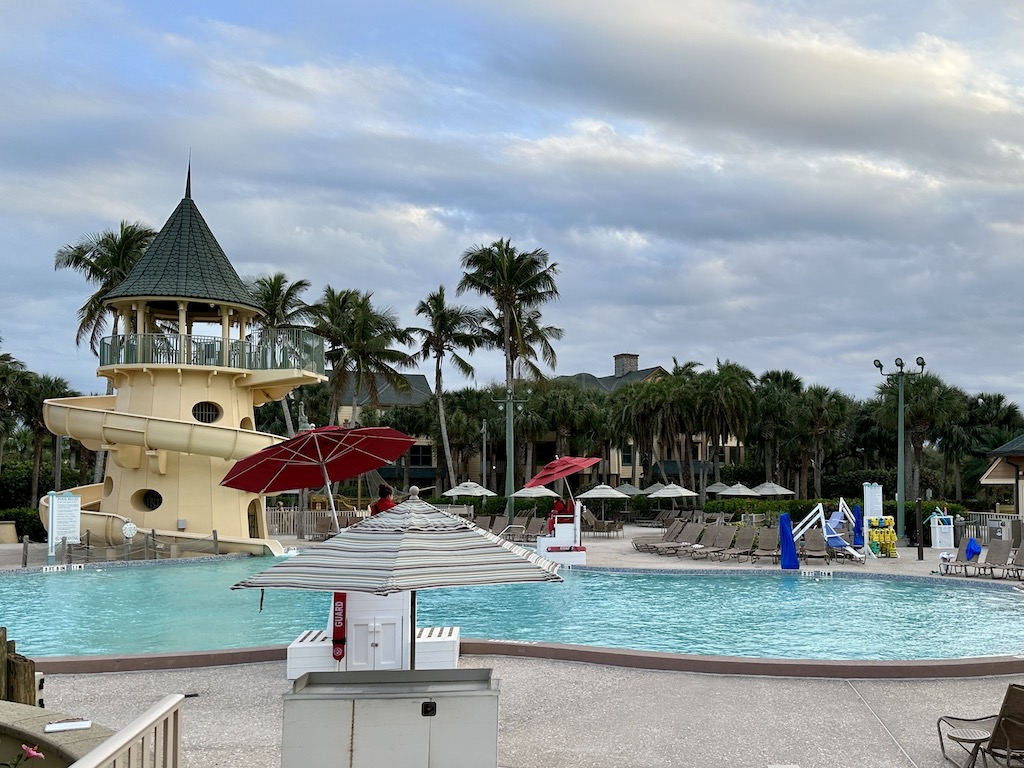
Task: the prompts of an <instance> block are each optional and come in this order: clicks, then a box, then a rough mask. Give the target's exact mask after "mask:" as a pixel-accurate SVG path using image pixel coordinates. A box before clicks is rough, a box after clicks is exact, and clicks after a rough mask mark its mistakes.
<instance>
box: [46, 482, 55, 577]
mask: <svg viewBox="0 0 1024 768" xmlns="http://www.w3.org/2000/svg"><path fill="white" fill-rule="evenodd" d="M46 495H47V497H48V499H47V501H48V504H47V510H46V564H47V565H54V564H55V563H56V562H57V555H56V553H55V552H54V544H55V543H56V542H55V541H54V539H53V508H54V507H55V506H56V503H57V492H56V491H50V492H49V493H47V494H46Z"/></svg>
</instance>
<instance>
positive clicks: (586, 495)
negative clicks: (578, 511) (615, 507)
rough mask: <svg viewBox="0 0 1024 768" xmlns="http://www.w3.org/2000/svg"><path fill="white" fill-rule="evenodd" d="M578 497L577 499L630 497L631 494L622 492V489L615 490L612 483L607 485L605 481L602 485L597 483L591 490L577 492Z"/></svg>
mask: <svg viewBox="0 0 1024 768" xmlns="http://www.w3.org/2000/svg"><path fill="white" fill-rule="evenodd" d="M576 498H577V499H628V498H629V496H627V495H626V494H624V493H622V492H621V491H617V490H615V489H614V488H612V487H611V486H610V485H605V484H604V483H602V484H601V485H595V486H594V487H593V488H591V489H590V490H589V491H584V492H583V493H577V494H576Z"/></svg>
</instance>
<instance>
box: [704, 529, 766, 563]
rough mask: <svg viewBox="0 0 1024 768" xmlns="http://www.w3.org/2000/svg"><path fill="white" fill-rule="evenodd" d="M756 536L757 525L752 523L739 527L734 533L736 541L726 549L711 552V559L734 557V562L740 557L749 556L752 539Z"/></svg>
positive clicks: (730, 558) (752, 545) (751, 548)
mask: <svg viewBox="0 0 1024 768" xmlns="http://www.w3.org/2000/svg"><path fill="white" fill-rule="evenodd" d="M755 538H757V527H756V526H753V525H745V526H743V527H742V528H740V530H739V533H737V534H736V543H735V544H733V545H732V546H731V547H729V548H728V549H725V550H722V551H721V552H718V553H714V552H712V553H711V558H712V559H713V560H720V561H723V562H724V561H726V560H732V558H734V557H735V558H736V562H739V561H740V558H743V557H750V554H751V553H752V552H753V551H754V539H755Z"/></svg>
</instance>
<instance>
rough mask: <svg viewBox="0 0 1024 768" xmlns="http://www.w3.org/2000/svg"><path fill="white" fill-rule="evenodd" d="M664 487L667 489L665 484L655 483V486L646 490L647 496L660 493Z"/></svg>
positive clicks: (650, 486)
mask: <svg viewBox="0 0 1024 768" xmlns="http://www.w3.org/2000/svg"><path fill="white" fill-rule="evenodd" d="M664 487H665V484H664V483H655V484H654V485H649V486H647V487H646V488H644V493H645V494H647V495H648V496H650V495H651V494H652V493H654V492H655V491H660V490H661V489H662V488H664Z"/></svg>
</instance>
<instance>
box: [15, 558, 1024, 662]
mask: <svg viewBox="0 0 1024 768" xmlns="http://www.w3.org/2000/svg"><path fill="white" fill-rule="evenodd" d="M271 562H273V561H271V560H264V559H257V558H251V559H233V560H224V561H219V562H213V563H187V564H160V565H152V566H145V567H132V568H101V569H98V570H88V569H87V570H84V571H73V572H64V573H52V574H42V573H30V574H20V573H15V574H0V626H6V627H7V628H8V637H9V638H11V639H14V640H16V641H17V645H18V650H19V651H20V652H22V653H25V654H26V655H29V656H34V657H45V656H63V655H92V654H119V653H147V652H167V651H194V650H210V649H218V648H240V647H247V646H259V645H276V644H284V643H288V642H290V641H291V640H293V639H294V638H295V637H296V635H298V634H299V633H300V632H301V631H302V630H305V629H310V628H320V627H323V626H325V625H326V622H327V610H328V595H326V594H321V593H311V592H299V591H292V590H267V592H266V597H265V599H264V606H263V611H262V612H260V610H259V600H260V594H259V591H258V590H231V589H229V587H230V585H231V584H233V583H235V582H237V581H239V580H240V579H242V578H244V577H245V576H247V575H248V574H250V573H254V572H256V571H260V570H263V569H264V568H266V567H268V566H269V565H270V564H271ZM563 575H564V576H565V583H563V584H536V585H509V586H500V587H498V586H495V587H473V588H463V589H446V590H432V591H424V592H420V593H419V594H418V601H417V611H418V616H417V618H418V622H417V623H418V624H419V625H420V626H433V625H456V626H459V627H461V628H462V635H463V637H479V638H491V639H500V640H521V641H539V642H554V643H575V644H581V645H596V646H606V647H614V648H632V649H638V650H652V651H667V652H672V653H696V654H711V655H720V656H752V657H763V658H810V659H920V658H964V657H975V656H990V655H1003V654H1008V655H1013V654H1022V653H1024V595H1022V594H1021V593H1019V592H1015V591H1013V590H1008V589H993V588H983V587H981V586H976V585H972V584H965V583H963V581H962V580H955V581H954V580H950V581H942V582H940V583H938V584H933V583H930V582H918V581H906V580H890V579H867V578H835V579H821V580H815V579H813V578H807V577H801V576H795V575H791V574H785V575H783V574H781V573H771V574H761V573H758V574H736V575H730V574H722V573H718V574H710V575H699V574H651V573H647V574H642V573H621V572H594V571H583V572H579V571H571V572H563Z"/></svg>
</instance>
